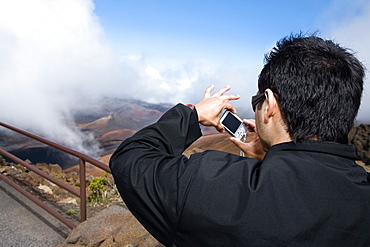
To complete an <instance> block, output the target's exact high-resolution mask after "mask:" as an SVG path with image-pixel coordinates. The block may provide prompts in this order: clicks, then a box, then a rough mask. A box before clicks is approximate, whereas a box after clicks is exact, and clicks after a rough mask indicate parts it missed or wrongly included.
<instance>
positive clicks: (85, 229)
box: [0, 156, 162, 247]
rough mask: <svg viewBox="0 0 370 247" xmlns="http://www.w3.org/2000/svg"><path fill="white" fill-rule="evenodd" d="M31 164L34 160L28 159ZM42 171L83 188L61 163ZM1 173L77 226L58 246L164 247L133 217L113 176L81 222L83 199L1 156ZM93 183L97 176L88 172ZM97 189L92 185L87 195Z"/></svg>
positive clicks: (91, 203) (42, 165) (73, 174)
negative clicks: (80, 211) (64, 169)
mask: <svg viewBox="0 0 370 247" xmlns="http://www.w3.org/2000/svg"><path fill="white" fill-rule="evenodd" d="M28 163H31V162H30V161H28ZM35 166H36V167H38V168H39V169H40V170H43V171H45V172H46V173H48V174H49V175H51V176H53V177H55V178H58V179H59V180H61V181H63V182H65V183H66V184H69V185H71V186H72V187H74V188H76V189H79V186H80V183H79V175H78V174H77V173H76V172H74V171H72V172H64V171H63V170H62V169H61V168H60V166H59V165H55V164H41V163H38V164H35ZM0 173H2V174H3V175H6V176H7V177H8V178H10V179H12V180H13V181H14V182H16V183H17V184H18V185H20V186H21V187H23V188H24V189H26V190H27V191H28V192H30V193H31V194H32V195H34V196H35V197H37V198H38V199H40V200H42V201H43V202H44V203H46V204H47V205H48V206H49V207H51V208H53V209H54V210H56V211H57V212H59V213H60V214H62V215H63V216H65V217H66V218H68V219H69V220H70V221H72V222H74V223H75V224H76V225H77V227H76V228H75V229H73V230H72V231H71V233H70V234H69V236H68V237H67V238H66V239H65V241H64V242H63V243H60V244H59V245H58V246H60V247H63V246H69V247H71V246H76V247H77V246H78V247H81V246H102V247H104V246H125V247H136V246H147V247H158V246H162V245H161V244H160V243H159V242H158V241H156V240H155V239H154V238H153V237H152V236H151V235H150V234H149V233H148V232H147V231H146V230H145V229H144V228H143V227H142V226H141V225H140V223H139V222H138V221H137V220H136V219H135V218H134V217H133V215H132V214H131V213H130V211H129V210H128V209H127V208H126V206H125V205H124V203H123V202H122V199H121V198H120V196H119V195H118V193H117V190H116V188H115V185H114V183H113V178H112V177H111V175H109V176H106V175H105V176H104V177H106V181H107V182H106V184H105V185H104V189H103V190H102V191H104V193H103V194H102V195H101V196H102V198H103V199H102V200H98V201H97V200H93V201H91V202H90V203H88V205H87V217H88V219H87V220H86V221H85V222H83V223H80V221H79V198H78V197H76V196H74V195H72V194H71V193H69V192H67V191H65V190H64V189H61V188H59V187H58V186H56V185H54V184H53V183H51V182H49V181H47V180H45V179H43V178H42V177H40V176H39V175H37V174H36V173H34V172H33V171H29V170H28V169H25V168H24V167H23V166H21V165H19V164H14V163H9V162H5V160H3V159H2V158H1V156H0ZM86 180H87V184H88V185H89V184H90V183H91V182H92V180H93V176H92V175H89V174H87V179H86ZM92 193H93V191H92V190H91V189H90V188H88V189H87V195H91V194H92Z"/></svg>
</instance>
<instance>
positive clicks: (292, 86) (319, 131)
mask: <svg viewBox="0 0 370 247" xmlns="http://www.w3.org/2000/svg"><path fill="white" fill-rule="evenodd" d="M364 76H365V68H364V66H363V65H362V63H361V62H360V61H359V60H358V59H357V58H356V57H355V56H354V55H353V53H351V52H350V51H349V50H347V49H345V48H342V47H340V46H339V45H338V44H336V43H334V42H333V41H331V40H324V39H322V38H319V37H317V36H315V35H311V36H306V37H304V36H303V35H301V34H299V35H295V36H294V35H290V36H288V37H285V38H283V39H282V40H280V41H278V42H277V44H276V47H275V48H274V49H273V50H272V51H271V52H270V53H269V54H267V55H266V56H265V66H264V68H263V69H262V71H261V74H260V76H259V80H258V89H259V92H260V93H264V90H265V89H267V88H270V89H271V90H272V91H273V92H274V93H275V95H276V97H277V99H278V104H279V107H280V109H281V112H282V115H283V118H284V120H285V123H286V124H287V126H288V130H287V131H288V132H289V134H290V136H291V137H292V139H293V140H294V141H296V142H298V141H301V140H303V139H310V138H316V139H319V140H322V141H336V142H345V140H346V139H347V134H348V132H349V130H350V128H351V127H352V126H353V124H354V119H355V117H356V115H357V112H358V109H359V106H360V102H361V96H362V90H363V80H364Z"/></svg>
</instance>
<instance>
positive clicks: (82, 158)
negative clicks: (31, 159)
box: [0, 122, 111, 229]
mask: <svg viewBox="0 0 370 247" xmlns="http://www.w3.org/2000/svg"><path fill="white" fill-rule="evenodd" d="M0 125H1V126H3V127H5V128H7V129H9V130H12V131H14V132H17V133H19V134H21V135H24V136H27V137H30V138H32V139H34V140H37V141H39V142H42V143H44V144H46V145H48V146H50V147H54V148H56V149H59V150H60V151H62V152H65V153H68V154H70V155H72V156H74V157H77V158H78V159H79V173H80V190H77V189H75V188H73V187H72V186H70V185H68V184H66V183H64V182H62V181H60V180H58V179H56V178H54V177H52V176H50V175H49V174H47V173H46V172H44V171H42V170H40V169H38V168H37V167H36V166H33V165H30V164H28V163H27V162H25V161H23V160H21V159H20V158H18V157H16V156H14V155H13V154H11V153H9V152H7V151H5V150H3V149H1V148H0V154H1V155H4V156H6V157H7V158H9V159H11V160H13V161H14V162H16V163H18V164H21V165H22V166H25V167H27V168H28V169H29V170H31V171H33V172H35V173H36V174H38V175H40V176H42V177H44V178H46V179H47V180H49V181H50V182H52V183H54V184H56V185H58V186H60V187H62V188H63V189H65V190H67V191H69V192H71V193H72V194H74V195H75V196H77V197H79V198H80V221H81V222H82V221H85V220H86V217H87V216H86V162H88V163H90V164H92V165H95V166H96V167H98V168H100V169H102V170H103V171H106V172H109V173H111V172H110V169H109V166H107V165H106V164H104V163H102V162H100V161H98V160H95V159H93V158H91V157H89V156H87V155H85V154H82V153H80V152H77V151H75V150H73V149H70V148H67V147H65V146H62V145H60V144H58V143H55V142H52V141H49V140H47V139H45V138H42V137H40V136H37V135H34V134H32V133H29V132H27V131H24V130H21V129H18V128H16V127H13V126H11V125H9V124H5V123H3V122H0ZM0 179H2V180H3V181H4V182H6V183H8V184H9V185H10V186H12V187H13V188H15V189H16V190H18V191H19V192H20V193H22V194H23V195H25V196H26V197H28V198H29V199H30V200H32V201H33V202H35V203H36V204H37V205H39V206H40V207H41V208H43V209H45V210H46V211H47V212H48V213H50V214H51V215H53V216H54V217H56V218H57V219H58V220H60V221H61V222H63V223H64V224H65V225H67V226H68V227H69V228H71V229H73V228H75V227H76V225H75V224H74V223H72V222H71V221H70V220H68V219H67V218H66V217H64V216H63V215H61V214H60V213H58V212H57V211H55V210H54V209H52V208H50V207H49V206H47V205H46V204H45V203H44V202H42V201H40V200H39V199H37V198H36V197H34V196H33V195H31V194H30V193H29V192H27V191H26V190H24V189H23V188H22V187H20V186H19V185H17V184H16V183H14V182H13V181H12V180H11V179H9V178H7V177H6V176H5V175H3V174H0Z"/></svg>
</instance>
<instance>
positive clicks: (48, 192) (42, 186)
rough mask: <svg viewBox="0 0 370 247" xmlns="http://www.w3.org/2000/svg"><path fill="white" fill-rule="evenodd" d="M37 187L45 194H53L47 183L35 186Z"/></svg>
mask: <svg viewBox="0 0 370 247" xmlns="http://www.w3.org/2000/svg"><path fill="white" fill-rule="evenodd" d="M37 188H38V189H40V190H42V191H43V192H44V193H46V194H49V195H52V194H53V191H52V190H51V189H50V187H49V186H47V185H42V184H40V185H39V186H37Z"/></svg>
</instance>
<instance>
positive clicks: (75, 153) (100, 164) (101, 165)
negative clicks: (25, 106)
mask: <svg viewBox="0 0 370 247" xmlns="http://www.w3.org/2000/svg"><path fill="white" fill-rule="evenodd" d="M0 125H1V126H3V127H5V128H7V129H10V130H13V131H15V132H18V133H19V134H21V135H24V136H28V137H30V138H32V139H34V140H37V141H39V142H42V143H44V144H46V145H48V146H51V147H54V148H56V149H59V150H61V151H63V152H65V153H68V154H70V155H72V156H75V157H77V158H81V159H83V160H85V161H87V162H89V163H90V164H93V165H95V166H97V167H99V168H100V169H102V170H104V171H106V172H109V173H110V169H109V167H108V166H107V165H106V164H104V163H103V162H100V161H98V160H96V159H93V158H91V157H89V156H87V155H85V154H83V153H80V152H78V151H76V150H73V149H70V148H68V147H65V146H63V145H61V144H58V143H56V142H53V141H50V140H47V139H45V138H43V137H40V136H37V135H35V134H32V133H30V132H27V131H24V130H22V129H19V128H16V127H14V126H11V125H9V124H6V123H3V122H0Z"/></svg>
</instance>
